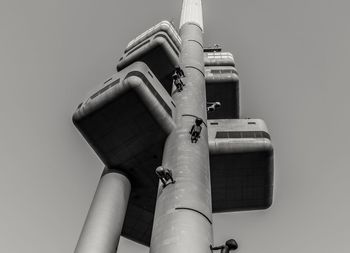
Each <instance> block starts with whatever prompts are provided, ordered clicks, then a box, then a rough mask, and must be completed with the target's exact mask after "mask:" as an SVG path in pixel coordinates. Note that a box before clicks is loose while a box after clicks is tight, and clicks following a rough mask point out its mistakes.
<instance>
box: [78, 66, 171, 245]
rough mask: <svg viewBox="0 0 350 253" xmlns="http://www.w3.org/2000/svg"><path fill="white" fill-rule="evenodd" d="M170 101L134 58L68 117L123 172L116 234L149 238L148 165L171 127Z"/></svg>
mask: <svg viewBox="0 0 350 253" xmlns="http://www.w3.org/2000/svg"><path fill="white" fill-rule="evenodd" d="M172 115H175V105H174V103H173V100H172V99H171V97H170V96H169V94H168V93H167V92H166V90H165V89H164V88H163V86H162V85H161V84H160V83H159V81H158V80H157V78H156V77H155V75H154V73H152V72H151V70H150V69H149V68H148V67H147V66H146V64H144V63H142V62H136V63H134V64H132V65H130V66H129V67H127V68H125V69H124V70H123V71H121V72H119V73H116V74H114V75H113V76H112V77H111V78H110V79H108V80H107V81H105V82H104V83H103V84H101V85H100V86H99V87H98V88H97V89H95V90H94V91H92V92H91V93H90V95H89V96H88V97H87V98H86V99H85V101H84V102H83V103H82V104H80V105H79V106H78V108H77V110H76V112H75V113H74V115H73V122H74V124H75V126H76V127H77V128H78V129H79V131H80V132H81V134H82V135H83V136H84V137H85V139H86V140H87V142H88V143H89V144H90V145H91V147H92V148H93V149H94V151H95V152H96V153H97V154H98V156H99V157H100V159H101V160H102V161H103V162H104V164H105V165H106V166H107V167H108V168H111V169H116V170H118V171H121V172H122V173H124V174H126V175H127V176H128V178H129V179H130V181H131V184H132V189H131V194H130V198H129V203H128V208H127V212H126V216H125V221H124V225H123V230H122V235H123V236H125V237H127V238H130V239H132V240H134V241H137V242H140V243H143V244H145V243H149V240H150V236H151V229H152V222H153V215H154V213H153V212H154V205H155V200H156V196H157V187H158V178H157V177H156V176H155V174H154V170H155V168H156V167H157V166H159V165H160V164H161V162H162V153H163V146H164V142H165V139H166V137H167V135H168V134H169V133H170V132H171V131H172V130H173V128H174V127H175V123H174V121H173V118H172Z"/></svg>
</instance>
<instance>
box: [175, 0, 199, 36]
mask: <svg viewBox="0 0 350 253" xmlns="http://www.w3.org/2000/svg"><path fill="white" fill-rule="evenodd" d="M186 23H193V24H196V25H198V26H199V27H200V28H201V29H202V30H203V15H202V1H201V0H183V4H182V12H181V19H180V29H181V28H182V26H183V25H185V24H186Z"/></svg>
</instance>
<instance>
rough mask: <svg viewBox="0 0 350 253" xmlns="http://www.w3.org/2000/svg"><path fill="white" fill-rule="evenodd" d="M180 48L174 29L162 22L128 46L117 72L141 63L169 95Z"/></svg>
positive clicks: (179, 41)
mask: <svg viewBox="0 0 350 253" xmlns="http://www.w3.org/2000/svg"><path fill="white" fill-rule="evenodd" d="M180 47H181V39H180V37H179V35H178V34H177V32H176V30H175V28H174V27H173V26H172V24H171V23H170V22H168V21H162V22H160V23H159V24H157V25H156V26H154V27H152V28H150V29H149V30H147V31H146V32H144V33H142V34H141V35H139V36H138V37H137V38H135V39H134V40H132V41H131V42H130V43H129V44H128V46H127V47H126V49H125V52H124V55H123V57H122V58H121V59H120V61H119V63H118V65H117V70H118V71H120V70H122V69H124V68H125V67H127V66H129V65H130V64H132V63H133V62H135V61H143V62H145V63H146V64H147V65H148V66H149V68H150V69H151V70H152V71H153V73H154V74H155V76H156V77H157V78H158V80H159V81H160V82H161V83H162V84H163V86H164V87H165V88H166V90H167V91H168V93H169V94H170V93H171V88H172V78H171V76H172V74H173V71H174V68H175V66H177V65H178V63H179V59H178V58H179V54H180Z"/></svg>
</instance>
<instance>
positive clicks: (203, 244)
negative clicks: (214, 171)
mask: <svg viewBox="0 0 350 253" xmlns="http://www.w3.org/2000/svg"><path fill="white" fill-rule="evenodd" d="M180 35H181V39H182V48H181V54H180V67H181V68H182V69H183V70H184V72H185V77H184V79H183V82H184V84H185V87H184V89H183V91H181V92H178V91H175V92H173V96H172V97H173V99H174V101H175V103H176V125H177V127H176V129H175V130H174V131H173V132H172V133H171V134H170V135H169V137H168V138H167V140H166V143H165V148H164V153H163V162H162V165H163V166H164V167H166V168H169V169H171V170H172V172H173V175H174V178H175V179H176V183H175V184H172V185H169V186H167V187H165V188H163V187H162V185H161V184H159V188H158V196H157V204H156V210H155V216H154V223H153V231H152V239H151V251H150V252H151V253H175V252H176V253H178V252H194V253H204V252H210V249H209V246H210V244H211V243H212V240H213V239H212V237H213V236H212V201H211V184H210V169H209V148H208V133H207V111H206V90H205V75H204V73H205V72H204V63H203V17H202V3H201V0H183V5H182V13H181V21H180ZM173 90H176V89H174V88H173ZM196 119H201V120H203V123H202V131H201V134H200V138H199V140H198V142H197V143H192V142H191V138H190V134H189V132H190V130H191V127H192V126H193V125H194V124H195V120H196Z"/></svg>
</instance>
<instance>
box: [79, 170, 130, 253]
mask: <svg viewBox="0 0 350 253" xmlns="http://www.w3.org/2000/svg"><path fill="white" fill-rule="evenodd" d="M130 188H131V186H130V182H129V180H128V178H127V177H126V176H124V175H122V174H120V173H118V172H117V171H113V170H107V169H106V170H105V171H104V173H103V174H102V177H101V179H100V182H99V185H98V187H97V190H96V193H95V196H94V199H93V201H92V203H91V206H90V209H89V212H88V215H87V217H86V220H85V224H84V227H83V229H82V232H81V234H80V238H79V241H78V243H77V246H76V248H75V251H74V252H75V253H97V252H98V253H115V252H116V250H117V247H118V243H119V238H120V233H121V230H122V227H123V223H124V217H125V212H126V208H127V206H128V200H129V195H130Z"/></svg>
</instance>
